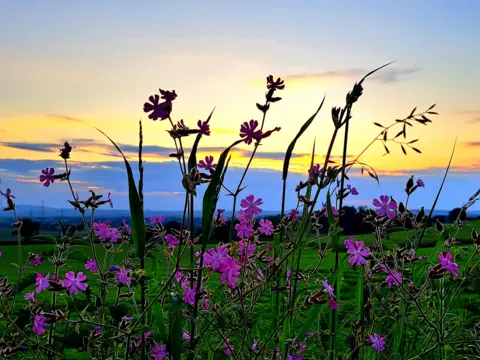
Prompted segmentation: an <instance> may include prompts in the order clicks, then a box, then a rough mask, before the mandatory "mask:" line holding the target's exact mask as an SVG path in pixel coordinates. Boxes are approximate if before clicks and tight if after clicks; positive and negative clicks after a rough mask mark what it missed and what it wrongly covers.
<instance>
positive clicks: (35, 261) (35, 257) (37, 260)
mask: <svg viewBox="0 0 480 360" xmlns="http://www.w3.org/2000/svg"><path fill="white" fill-rule="evenodd" d="M28 263H29V264H30V265H33V266H38V265H40V264H41V263H42V256H41V255H39V254H32V255H30V261H29V262H28Z"/></svg>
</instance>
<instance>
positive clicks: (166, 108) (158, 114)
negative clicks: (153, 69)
mask: <svg viewBox="0 0 480 360" xmlns="http://www.w3.org/2000/svg"><path fill="white" fill-rule="evenodd" d="M160 93H162V99H164V100H165V101H164V102H162V103H161V102H160V97H159V96H158V95H152V96H150V97H149V98H148V100H150V102H149V103H148V102H146V103H145V104H143V111H144V112H146V113H150V114H149V115H148V118H149V119H152V120H158V119H160V120H165V119H167V118H168V117H169V116H170V113H171V112H172V101H173V100H175V98H176V97H177V94H176V93H175V90H173V92H170V91H163V90H161V89H160Z"/></svg>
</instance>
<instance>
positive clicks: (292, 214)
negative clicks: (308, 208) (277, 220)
mask: <svg viewBox="0 0 480 360" xmlns="http://www.w3.org/2000/svg"><path fill="white" fill-rule="evenodd" d="M298 215H299V212H298V211H297V210H296V209H292V210H290V216H291V217H292V218H294V219H297V218H298Z"/></svg>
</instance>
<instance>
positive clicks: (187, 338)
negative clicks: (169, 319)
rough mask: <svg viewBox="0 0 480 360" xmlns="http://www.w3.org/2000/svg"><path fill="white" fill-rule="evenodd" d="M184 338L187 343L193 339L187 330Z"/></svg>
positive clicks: (184, 332)
mask: <svg viewBox="0 0 480 360" xmlns="http://www.w3.org/2000/svg"><path fill="white" fill-rule="evenodd" d="M183 338H184V339H185V340H187V341H188V340H190V339H191V336H190V333H189V332H188V331H187V330H183Z"/></svg>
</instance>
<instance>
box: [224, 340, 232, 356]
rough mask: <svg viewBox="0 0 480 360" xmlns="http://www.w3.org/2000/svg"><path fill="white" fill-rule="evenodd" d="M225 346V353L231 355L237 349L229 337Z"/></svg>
mask: <svg viewBox="0 0 480 360" xmlns="http://www.w3.org/2000/svg"><path fill="white" fill-rule="evenodd" d="M223 346H224V347H225V348H226V349H225V350H224V353H225V355H227V356H231V355H232V354H233V350H235V347H234V346H233V345H232V343H231V342H230V339H229V338H226V339H225V341H224V342H223Z"/></svg>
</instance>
